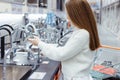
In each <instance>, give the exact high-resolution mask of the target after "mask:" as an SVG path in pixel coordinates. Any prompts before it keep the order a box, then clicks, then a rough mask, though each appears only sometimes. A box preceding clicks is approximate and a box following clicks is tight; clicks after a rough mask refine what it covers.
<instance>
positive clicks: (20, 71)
mask: <svg viewBox="0 0 120 80" xmlns="http://www.w3.org/2000/svg"><path fill="white" fill-rule="evenodd" d="M30 69H31V66H13V65H12V66H10V65H8V66H7V67H6V80H20V78H21V77H23V76H24V75H25V73H27V72H28V71H29V70H30ZM2 71H3V70H2V65H0V80H2Z"/></svg>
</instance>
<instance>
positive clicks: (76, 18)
mask: <svg viewBox="0 0 120 80" xmlns="http://www.w3.org/2000/svg"><path fill="white" fill-rule="evenodd" d="M65 6H66V11H67V13H68V17H69V18H70V20H71V21H72V23H73V24H74V25H75V26H76V27H78V28H80V29H85V30H87V31H88V32H89V34H90V49H91V50H95V49H97V48H98V47H99V46H100V41H99V37H98V31H97V24H96V21H95V18H94V15H93V12H92V9H91V7H90V5H89V3H88V2H87V0H68V1H67V2H66V4H65Z"/></svg>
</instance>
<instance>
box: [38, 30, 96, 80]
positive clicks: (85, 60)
mask: <svg viewBox="0 0 120 80" xmlns="http://www.w3.org/2000/svg"><path fill="white" fill-rule="evenodd" d="M38 47H39V48H40V49H41V50H42V53H43V54H44V55H45V56H47V57H48V58H50V59H53V60H56V61H61V64H62V73H63V75H64V80H92V78H91V76H90V74H89V71H90V69H91V66H92V62H93V59H94V55H95V53H94V51H91V50H90V49H89V33H88V31H86V30H85V29H77V30H75V31H74V32H73V34H72V35H71V37H70V38H69V40H68V41H67V43H66V44H65V46H63V47H56V46H53V44H46V43H44V42H42V41H40V42H39V45H38Z"/></svg>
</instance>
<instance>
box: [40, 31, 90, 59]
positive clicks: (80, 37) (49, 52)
mask: <svg viewBox="0 0 120 80" xmlns="http://www.w3.org/2000/svg"><path fill="white" fill-rule="evenodd" d="M88 42H89V33H88V32H87V31H86V30H79V31H78V32H76V33H75V35H72V36H71V38H70V39H69V40H68V41H67V43H66V45H65V46H63V47H56V46H53V45H52V44H46V43H44V42H42V41H40V42H39V44H38V47H39V48H40V49H41V50H42V52H43V54H44V55H45V56H47V57H48V58H50V59H53V60H56V61H64V60H67V59H69V58H71V57H73V56H75V55H77V54H79V53H80V51H81V50H82V49H83V48H84V46H85V45H89V44H88Z"/></svg>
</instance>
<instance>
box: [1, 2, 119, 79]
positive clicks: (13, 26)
mask: <svg viewBox="0 0 120 80" xmlns="http://www.w3.org/2000/svg"><path fill="white" fill-rule="evenodd" d="M88 2H89V3H90V5H91V7H92V9H93V12H94V16H95V18H96V22H97V26H98V27H97V28H98V32H99V37H100V41H101V44H102V45H103V46H102V47H101V48H99V49H98V50H97V51H96V53H97V55H96V56H95V60H94V65H93V68H92V69H91V72H90V74H91V75H92V77H93V79H94V80H120V14H119V13H120V0H88ZM64 4H65V0H0V80H57V78H58V76H59V70H60V65H61V63H60V61H54V60H51V59H49V58H47V57H46V56H44V55H42V53H41V51H40V49H39V48H38V47H36V46H34V45H32V44H31V43H30V42H28V41H27V39H28V38H33V36H38V37H39V38H40V39H41V40H42V41H43V42H45V43H50V44H59V45H60V46H64V45H65V44H66V42H67V40H68V39H69V37H70V35H71V32H72V31H73V27H72V26H71V25H70V24H69V22H68V20H67V17H66V14H65V8H64ZM64 37H65V38H64Z"/></svg>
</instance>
